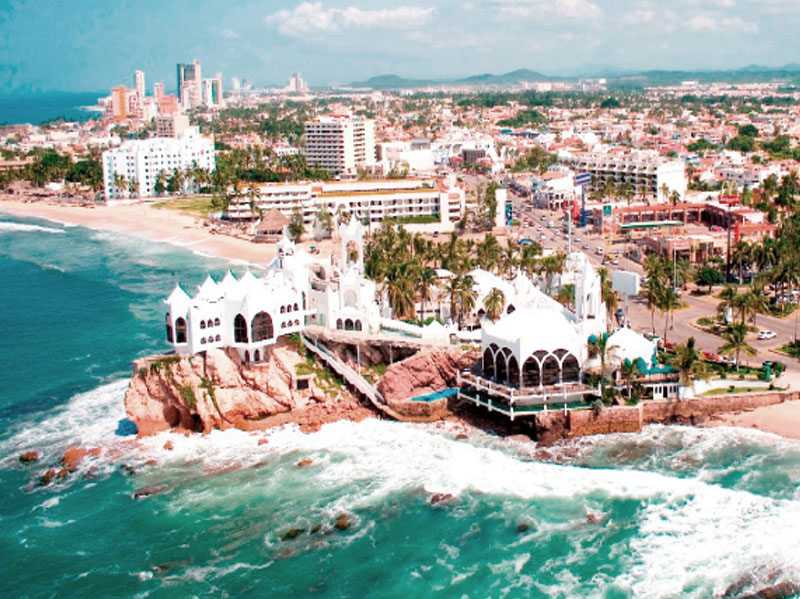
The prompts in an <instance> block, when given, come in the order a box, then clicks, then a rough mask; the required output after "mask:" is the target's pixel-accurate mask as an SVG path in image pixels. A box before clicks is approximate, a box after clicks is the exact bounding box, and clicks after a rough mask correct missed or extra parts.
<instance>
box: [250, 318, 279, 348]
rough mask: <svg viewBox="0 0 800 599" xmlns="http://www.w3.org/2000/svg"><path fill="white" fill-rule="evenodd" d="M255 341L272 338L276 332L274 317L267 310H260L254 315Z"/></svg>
mask: <svg viewBox="0 0 800 599" xmlns="http://www.w3.org/2000/svg"><path fill="white" fill-rule="evenodd" d="M252 327H253V341H264V340H265V339H272V337H273V336H274V332H273V329H272V317H271V316H270V315H269V314H267V313H266V312H259V313H258V314H256V315H255V316H254V317H253V324H252Z"/></svg>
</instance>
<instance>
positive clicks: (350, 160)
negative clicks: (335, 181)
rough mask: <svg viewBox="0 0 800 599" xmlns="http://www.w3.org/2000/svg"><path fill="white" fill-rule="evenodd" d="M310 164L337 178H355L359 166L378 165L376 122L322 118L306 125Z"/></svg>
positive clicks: (307, 157)
mask: <svg viewBox="0 0 800 599" xmlns="http://www.w3.org/2000/svg"><path fill="white" fill-rule="evenodd" d="M304 129H305V136H306V160H307V161H308V164H310V165H312V166H316V167H317V168H324V169H326V170H328V171H330V172H331V173H332V174H333V175H334V176H335V177H340V178H352V177H355V176H356V173H357V171H356V169H357V168H359V167H362V168H363V167H371V166H374V165H375V164H376V157H375V122H374V121H371V120H367V119H361V118H359V117H350V116H336V115H334V116H323V117H319V118H317V119H315V120H313V121H310V122H308V123H306V124H305V126H304Z"/></svg>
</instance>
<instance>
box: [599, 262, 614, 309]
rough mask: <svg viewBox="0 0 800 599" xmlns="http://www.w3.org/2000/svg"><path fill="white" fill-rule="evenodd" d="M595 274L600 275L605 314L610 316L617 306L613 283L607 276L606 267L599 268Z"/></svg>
mask: <svg viewBox="0 0 800 599" xmlns="http://www.w3.org/2000/svg"><path fill="white" fill-rule="evenodd" d="M597 274H598V275H600V289H601V294H602V298H603V302H605V304H606V316H610V315H612V314H614V313H615V312H616V311H617V306H618V305H619V300H618V299H617V292H616V291H614V284H613V282H612V281H611V278H610V277H609V276H608V269H607V268H605V267H603V268H600V270H598V271H597Z"/></svg>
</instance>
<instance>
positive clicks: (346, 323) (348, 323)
mask: <svg viewBox="0 0 800 599" xmlns="http://www.w3.org/2000/svg"><path fill="white" fill-rule="evenodd" d="M344 330H345V331H352V330H353V321H352V320H351V319H349V318H348V319H347V320H345V321H344Z"/></svg>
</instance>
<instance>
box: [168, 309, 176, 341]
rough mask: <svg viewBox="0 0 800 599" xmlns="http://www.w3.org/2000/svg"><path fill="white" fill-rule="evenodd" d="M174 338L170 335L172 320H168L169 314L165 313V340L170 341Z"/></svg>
mask: <svg viewBox="0 0 800 599" xmlns="http://www.w3.org/2000/svg"><path fill="white" fill-rule="evenodd" d="M174 339H175V338H174V337H173V335H172V322H171V321H170V318H169V314H167V341H169V342H170V343H172V342H173V340H174Z"/></svg>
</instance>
